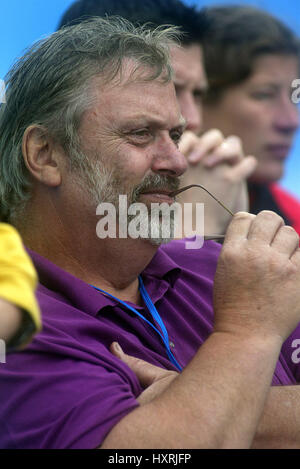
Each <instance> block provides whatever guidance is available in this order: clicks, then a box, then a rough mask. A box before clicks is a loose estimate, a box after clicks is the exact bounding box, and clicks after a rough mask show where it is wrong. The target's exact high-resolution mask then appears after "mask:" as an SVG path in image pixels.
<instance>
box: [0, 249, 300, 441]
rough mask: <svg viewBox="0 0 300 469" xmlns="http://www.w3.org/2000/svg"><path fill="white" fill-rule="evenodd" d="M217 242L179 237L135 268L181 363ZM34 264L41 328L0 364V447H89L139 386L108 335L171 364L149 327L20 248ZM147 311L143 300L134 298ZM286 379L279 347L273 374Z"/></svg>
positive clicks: (202, 326)
mask: <svg viewBox="0 0 300 469" xmlns="http://www.w3.org/2000/svg"><path fill="white" fill-rule="evenodd" d="M219 251H220V247H219V246H218V245H217V244H215V243H213V242H207V243H205V244H204V247H203V248H202V249H199V250H186V249H185V243H184V241H173V242H172V243H169V244H168V245H166V246H164V247H161V248H160V249H158V251H157V253H156V255H155V256H154V258H153V259H152V261H151V262H150V264H149V265H148V266H147V268H146V269H145V270H144V272H143V273H142V278H143V280H144V284H145V287H146V289H147V291H148V293H149V295H150V297H151V298H152V301H153V303H154V304H155V305H156V308H157V310H158V311H159V313H160V315H161V318H162V319H163V321H164V324H165V326H166V328H167V331H168V334H169V339H170V342H171V344H172V352H173V354H174V356H175V358H176V359H177V361H178V362H179V363H180V365H181V366H182V367H184V366H186V365H187V364H188V363H189V361H190V360H191V359H192V357H193V356H194V354H195V353H196V351H197V350H198V348H199V347H200V345H201V344H202V343H203V342H204V340H205V339H206V338H207V337H208V335H209V334H210V332H211V329H212V321H213V310H212V286H213V278H214V274H215V270H216V265H217V258H218V255H219ZM29 253H30V255H31V257H32V260H33V262H34V264H35V266H36V269H37V271H38V274H39V279H40V285H39V288H38V293H37V297H38V301H39V304H40V307H41V311H42V321H43V330H42V332H41V333H40V334H38V335H37V336H36V337H35V338H34V340H33V342H32V344H30V345H29V346H28V347H27V348H26V349H25V350H24V351H23V352H21V353H14V354H10V355H8V356H7V363H6V364H5V365H4V364H1V365H0V379H1V384H0V402H1V406H0V422H1V432H0V447H1V448H97V447H98V446H100V445H101V443H102V441H103V439H104V438H105V436H106V435H107V433H108V432H109V431H110V430H111V428H112V427H113V426H114V425H115V424H116V423H117V422H118V421H119V420H120V419H122V418H123V417H124V416H125V415H126V414H128V413H129V412H131V411H132V410H133V409H135V408H136V407H137V406H138V405H139V404H138V402H137V400H136V398H137V397H138V395H139V394H140V393H141V391H142V388H141V386H140V384H139V382H138V380H137V378H136V376H135V375H134V373H133V372H131V370H130V369H129V368H128V367H127V365H125V364H123V363H122V362H121V361H120V360H119V359H117V358H115V357H114V356H113V355H112V354H111V353H110V351H109V345H110V344H111V343H112V342H113V341H118V342H119V343H120V344H121V346H122V347H123V349H124V351H125V352H127V353H128V354H130V355H134V356H136V357H140V358H142V359H144V360H146V361H148V362H150V363H153V364H155V365H157V366H160V367H163V368H166V369H174V367H173V365H172V364H171V363H170V361H169V359H168V357H167V355H166V350H165V348H164V345H163V343H162V340H161V338H160V337H159V335H158V334H157V333H156V332H155V331H154V330H153V329H152V328H151V327H150V326H149V325H148V324H147V323H146V322H145V321H143V320H142V319H140V318H139V317H138V316H136V315H135V314H134V313H132V312H131V311H130V310H128V309H126V308H123V307H122V306H120V304H119V303H118V302H116V301H114V300H112V299H110V298H108V297H106V296H104V295H103V294H101V293H100V292H98V291H97V290H95V289H94V288H93V287H91V286H90V285H88V284H86V283H85V282H83V281H81V280H79V279H78V278H75V277H74V276H72V275H70V274H69V273H67V272H65V271H63V270H62V269H60V268H59V267H57V266H56V265H54V264H53V263H51V262H49V261H48V260H46V259H45V258H43V257H41V256H39V255H38V254H36V253H34V252H32V251H30V252H29ZM136 309H138V310H139V311H140V312H141V313H142V314H143V315H144V316H145V317H146V318H147V319H150V316H149V313H148V311H147V309H146V308H144V307H136ZM293 383H295V380H294V378H293V376H292V374H291V372H290V370H289V368H288V367H287V365H286V362H285V361H284V359H283V357H280V360H279V362H278V364H277V368H276V371H275V375H274V378H273V384H293Z"/></svg>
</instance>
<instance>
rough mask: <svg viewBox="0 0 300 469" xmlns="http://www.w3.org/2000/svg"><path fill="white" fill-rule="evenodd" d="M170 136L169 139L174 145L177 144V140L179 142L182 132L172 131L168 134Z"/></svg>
mask: <svg viewBox="0 0 300 469" xmlns="http://www.w3.org/2000/svg"><path fill="white" fill-rule="evenodd" d="M170 137H171V139H172V140H173V142H174V143H175V144H176V145H178V144H179V142H180V139H181V137H182V132H172V133H171V134H170Z"/></svg>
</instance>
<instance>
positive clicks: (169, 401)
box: [102, 333, 281, 448]
mask: <svg viewBox="0 0 300 469" xmlns="http://www.w3.org/2000/svg"><path fill="white" fill-rule="evenodd" d="M280 347H281V344H280V343H277V342H276V341H274V340H273V339H272V340H271V341H269V344H266V343H264V341H263V340H259V341H258V340H257V339H256V338H250V339H247V338H246V337H238V336H236V337H235V336H233V335H232V334H226V333H214V334H212V335H211V336H210V338H209V339H208V340H207V341H206V342H205V344H204V345H203V346H202V347H201V348H200V350H199V351H198V353H197V354H196V356H195V357H194V359H193V360H192V361H191V362H190V363H189V365H188V366H187V367H186V368H185V369H184V371H183V372H182V374H180V375H179V376H178V377H177V378H175V379H174V380H173V381H172V383H171V384H170V385H169V386H168V387H167V388H166V390H165V391H164V392H163V393H162V394H160V395H159V396H158V397H157V398H155V399H153V400H152V401H151V402H149V403H148V404H145V405H143V406H140V407H139V408H137V409H135V410H134V411H133V412H131V413H130V414H129V415H127V416H126V417H124V418H123V419H122V420H121V421H120V422H119V423H118V424H117V425H116V426H115V427H114V428H113V429H112V431H111V432H110V433H109V435H108V436H107V438H106V440H105V441H104V443H103V445H102V448H226V447H227V448H229V447H232V448H233V447H235V448H247V447H250V445H251V442H252V438H253V435H254V433H255V430H256V427H257V424H258V422H259V419H260V417H261V413H262V411H263V407H264V403H265V400H266V397H267V395H268V392H269V387H270V383H271V379H272V375H273V371H274V368H275V364H276V361H277V354H279V350H280Z"/></svg>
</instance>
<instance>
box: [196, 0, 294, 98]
mask: <svg viewBox="0 0 300 469" xmlns="http://www.w3.org/2000/svg"><path fill="white" fill-rule="evenodd" d="M206 15H207V18H208V24H209V29H208V30H206V33H205V37H204V41H203V49H204V64H205V69H206V73H207V78H208V84H209V89H208V92H207V94H206V96H205V97H204V100H205V102H206V103H207V104H209V103H214V102H217V101H218V100H219V99H220V98H221V97H222V93H223V92H224V91H225V90H226V89H227V88H229V87H230V86H232V85H236V84H238V83H239V82H242V81H244V80H246V79H247V78H248V77H249V76H250V75H251V73H252V71H253V66H254V62H255V60H256V59H257V58H258V57H259V56H261V55H263V54H276V55H292V56H297V57H298V58H299V62H300V42H299V38H297V36H296V35H295V34H294V33H293V32H292V31H291V30H290V29H289V28H288V27H287V26H285V25H284V24H283V23H281V21H279V20H278V19H276V18H275V17H273V16H271V15H270V14H268V13H266V12H264V11H261V10H259V9H257V8H253V7H245V6H224V7H213V8H206ZM299 68H300V67H299ZM295 78H296V77H295Z"/></svg>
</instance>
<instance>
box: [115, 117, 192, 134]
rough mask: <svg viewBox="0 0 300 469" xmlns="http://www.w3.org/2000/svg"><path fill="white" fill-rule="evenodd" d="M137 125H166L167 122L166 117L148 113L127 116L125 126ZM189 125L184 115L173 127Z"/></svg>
mask: <svg viewBox="0 0 300 469" xmlns="http://www.w3.org/2000/svg"><path fill="white" fill-rule="evenodd" d="M135 125H139V126H140V125H150V126H151V125H153V126H158V127H165V125H166V122H165V120H164V119H161V118H159V117H157V116H150V115H147V114H139V115H132V116H130V117H127V120H126V123H125V125H124V126H125V127H128V128H130V127H132V126H135ZM186 125H187V123H186V119H184V117H183V116H180V117H179V122H178V124H177V125H174V126H173V127H172V129H173V130H174V129H180V128H183V129H184V128H185V127H186Z"/></svg>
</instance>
